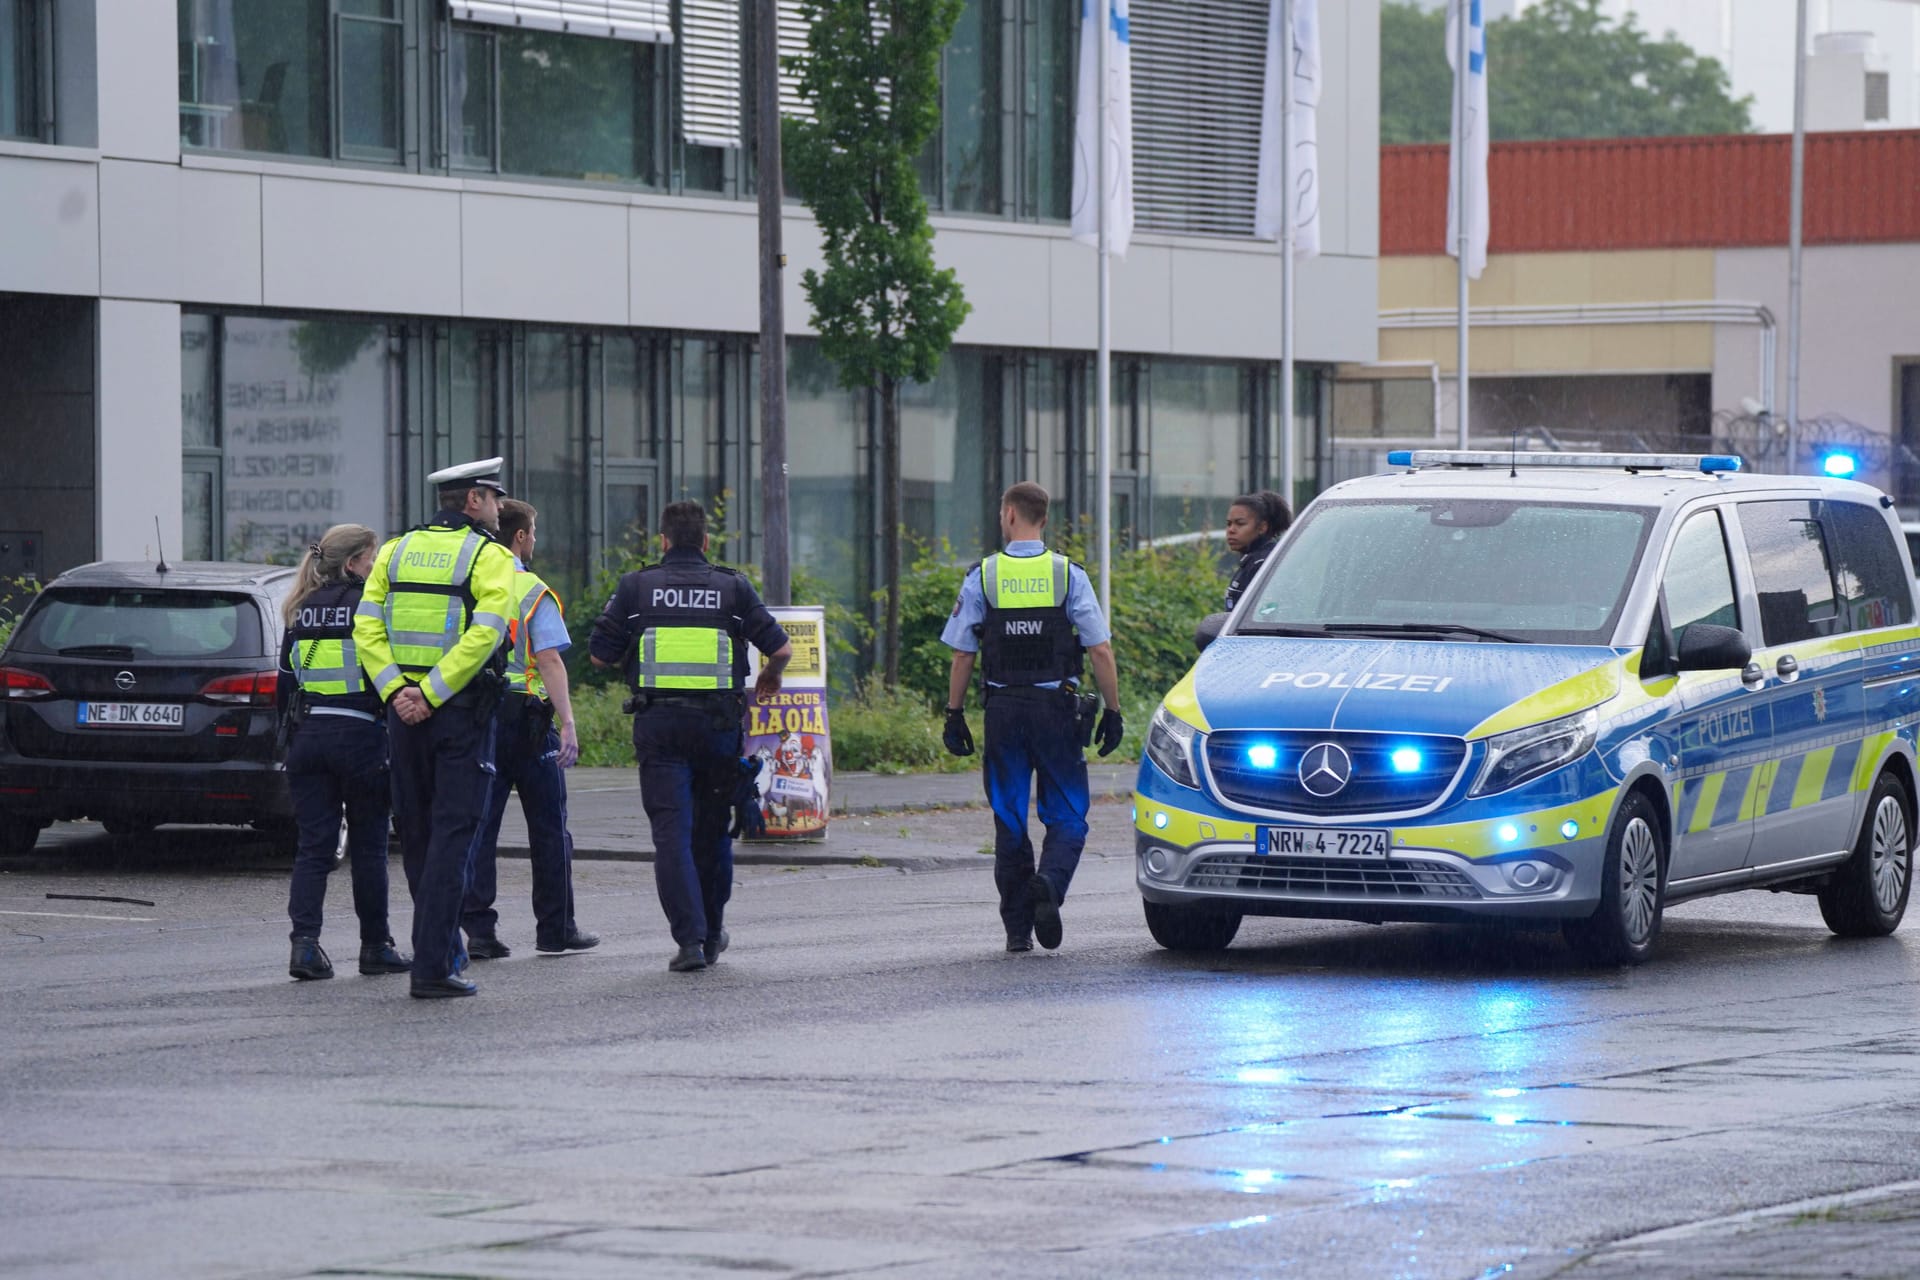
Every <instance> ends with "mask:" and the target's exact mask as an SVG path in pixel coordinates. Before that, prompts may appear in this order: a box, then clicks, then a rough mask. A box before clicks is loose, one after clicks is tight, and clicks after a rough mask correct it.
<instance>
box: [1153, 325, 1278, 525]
mask: <svg viewBox="0 0 1920 1280" xmlns="http://www.w3.org/2000/svg"><path fill="white" fill-rule="evenodd" d="M1245 382H1246V378H1245V375H1244V374H1243V371H1242V369H1241V366H1239V365H1233V364H1202V363H1199V362H1197V361H1190V360H1155V361H1153V362H1151V365H1150V368H1149V370H1148V376H1147V378H1146V379H1145V380H1144V384H1145V386H1146V387H1147V388H1148V390H1149V396H1150V398H1149V401H1148V405H1147V408H1148V413H1149V415H1150V439H1151V442H1152V444H1151V455H1150V459H1149V461H1148V479H1149V482H1150V484H1151V485H1152V508H1151V515H1150V517H1149V518H1150V523H1151V528H1150V530H1147V531H1143V532H1145V533H1146V534H1147V536H1149V537H1154V538H1162V537H1166V536H1167V535H1169V534H1174V533H1183V532H1186V531H1187V530H1192V529H1220V528H1223V527H1225V524H1226V519H1227V508H1228V507H1229V506H1231V505H1232V503H1233V500H1234V498H1235V497H1237V496H1239V494H1240V493H1241V491H1242V485H1243V483H1244V475H1245V471H1246V466H1245V462H1246V456H1247V447H1248V442H1249V438H1250V434H1251V423H1252V415H1251V413H1250V411H1249V409H1248V406H1247V400H1246V391H1245Z"/></svg>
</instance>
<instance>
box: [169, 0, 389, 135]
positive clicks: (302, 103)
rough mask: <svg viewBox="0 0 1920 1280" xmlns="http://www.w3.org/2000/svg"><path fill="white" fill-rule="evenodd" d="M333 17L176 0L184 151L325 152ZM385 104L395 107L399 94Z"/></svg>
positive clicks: (297, 0)
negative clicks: (330, 23) (331, 18)
mask: <svg viewBox="0 0 1920 1280" xmlns="http://www.w3.org/2000/svg"><path fill="white" fill-rule="evenodd" d="M329 10H330V5H329V0H179V15H180V28H179V29H180V37H179V39H180V145H181V146H183V147H192V148H204V149H207V150H213V151H265V152H271V153H273V154H276V155H293V156H328V155H331V154H332V144H331V134H332V130H331V128H330V127H329V116H328V112H329V104H330V102H331V101H332V95H331V94H330V93H329V92H328V82H329V74H330V73H329V70H328V51H329V49H330V48H331V47H332V45H333V41H332V40H331V38H330V32H329V30H328V27H329V20H330V17H331V14H330V11H329ZM363 52H364V50H363ZM349 83H353V84H355V87H356V88H359V87H362V86H361V85H359V84H358V83H357V78H356V80H355V81H349ZM395 92H396V95H397V83H396V86H395ZM389 105H392V106H393V109H394V110H396V111H397V110H398V107H397V96H396V99H395V101H394V102H393V103H390V104H389ZM375 110H376V111H377V110H379V108H377V107H376V108H375Z"/></svg>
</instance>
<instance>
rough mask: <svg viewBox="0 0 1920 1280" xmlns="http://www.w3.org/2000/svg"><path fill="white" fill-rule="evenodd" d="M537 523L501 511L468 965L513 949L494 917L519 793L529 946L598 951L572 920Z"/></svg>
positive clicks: (514, 507) (561, 745)
mask: <svg viewBox="0 0 1920 1280" xmlns="http://www.w3.org/2000/svg"><path fill="white" fill-rule="evenodd" d="M539 515H540V513H539V512H538V511H535V510H534V509H533V507H531V506H529V505H528V504H527V503H524V502H516V501H514V500H513V499H512V498H507V499H504V500H503V501H502V502H501V503H500V541H501V543H502V544H503V545H505V546H506V548H507V550H509V551H511V552H512V553H513V564H514V574H513V597H514V600H515V602H516V603H515V605H514V616H513V617H512V618H511V619H509V620H508V624H507V626H508V630H509V632H510V633H511V635H512V639H513V650H512V656H511V657H509V658H508V659H507V693H506V696H505V697H504V698H502V699H501V701H500V710H499V712H498V713H497V714H496V716H495V725H494V753H493V764H494V788H493V804H492V807H491V808H489V809H488V811H487V820H486V822H485V823H484V824H483V828H482V831H481V836H480V848H479V852H478V853H477V855H476V856H475V858H474V862H473V884H472V886H471V887H470V888H469V889H468V890H467V901H466V908H465V910H464V912H463V913H462V916H463V919H462V924H463V925H464V926H465V928H466V931H467V954H468V955H469V956H470V957H472V958H473V959H475V960H501V959H505V958H506V957H507V956H509V955H511V954H512V949H511V948H510V947H508V945H507V944H506V943H505V942H503V941H501V939H500V935H499V933H498V932H497V931H496V927H497V926H498V924H499V921H500V913H499V912H497V911H495V910H494V906H493V902H494V898H495V897H496V896H497V891H498V885H499V880H498V876H497V871H498V866H497V864H498V853H497V850H496V848H495V846H496V844H497V843H498V841H499V839H500V822H501V819H502V818H504V817H505V816H506V813H507V799H508V795H509V792H511V791H518V792H519V793H520V812H521V813H522V815H524V816H525V818H526V820H527V860H528V862H530V863H531V864H532V868H533V920H534V932H533V944H534V948H535V949H536V950H538V951H542V952H545V953H547V954H549V955H557V954H559V953H560V952H563V951H586V950H589V949H591V948H593V947H596V946H598V945H599V944H600V938H599V935H597V934H592V933H588V932H587V931H586V930H584V929H582V928H580V926H579V925H578V924H576V923H575V922H574V918H573V837H572V836H571V835H570V834H568V832H567V779H566V774H565V773H564V772H562V771H563V770H566V769H571V768H572V767H573V762H574V761H575V760H578V759H579V758H580V737H579V734H578V733H577V732H576V731H575V729H574V723H573V695H572V693H571V691H570V690H569V688H568V685H567V667H566V663H565V662H563V661H562V660H561V657H560V655H561V654H562V653H563V652H565V651H566V649H567V648H568V647H569V645H571V643H572V641H571V640H570V639H569V638H568V636H567V626H566V620H565V616H564V614H563V613H562V612H561V609H560V597H558V596H556V595H555V594H554V593H553V590H552V588H550V587H548V586H547V584H546V583H544V582H542V581H541V580H540V578H539V576H538V575H537V574H535V573H534V572H533V569H532V567H531V566H532V564H533V551H534V547H535V546H536V545H537V543H538V538H539V528H538V523H539Z"/></svg>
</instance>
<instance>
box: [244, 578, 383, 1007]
mask: <svg viewBox="0 0 1920 1280" xmlns="http://www.w3.org/2000/svg"><path fill="white" fill-rule="evenodd" d="M361 590H362V584H361V583H360V582H359V581H357V580H355V581H351V582H339V583H332V584H329V585H326V586H322V587H320V588H318V589H316V590H315V591H313V592H311V593H310V594H308V595H307V597H306V598H305V599H304V600H302V601H301V602H300V608H299V610H298V612H297V613H296V614H295V615H294V619H293V623H292V625H291V626H290V627H288V629H287V634H286V639H285V641H284V642H283V644H282V647H281V652H280V667H281V670H282V671H283V672H284V673H285V675H284V676H283V678H282V679H281V680H279V681H278V682H277V684H276V685H275V691H276V695H275V696H276V700H277V701H278V703H279V712H280V714H281V715H282V716H287V715H290V714H293V713H294V703H295V696H294V695H295V689H296V687H297V688H298V690H299V716H300V718H299V722H298V723H297V724H296V725H295V726H294V728H293V732H292V737H291V739H290V741H289V743H288V747H287V761H286V766H287V788H288V790H289V791H290V792H291V793H292V796H293V812H294V819H295V821H296V822H297V823H298V826H299V837H298V845H297V848H296V852H295V854H294V862H293V883H292V886H291V888H290V890H289V892H288V897H287V916H288V919H289V920H290V921H291V922H292V926H293V932H292V937H293V940H294V944H295V946H294V953H295V954H294V960H293V970H292V972H293V974H294V976H295V977H303V978H308V977H330V976H332V965H331V963H330V962H329V961H328V960H327V957H326V953H325V952H324V951H322V950H320V948H319V937H320V928H321V922H322V907H323V904H324V903H325V901H326V896H327V874H328V873H329V872H331V871H332V870H333V866H334V854H335V851H336V849H337V848H338V847H339V838H340V823H341V818H342V815H343V814H344V815H345V820H346V824H347V864H348V866H349V867H350V868H351V875H352V879H353V910H354V914H355V915H357V916H358V917H359V918H360V970H361V972H362V973H368V974H374V973H392V972H398V971H403V970H404V969H405V967H406V961H405V958H404V957H402V956H400V955H398V954H397V953H395V952H394V951H393V950H392V942H393V938H392V934H391V931H390V930H389V927H388V923H387V821H388V796H387V731H386V725H385V724H384V723H383V722H382V720H381V707H380V698H379V695H377V694H375V693H374V692H373V689H372V688H371V686H370V685H368V683H367V681H366V678H365V675H364V673H363V672H362V671H361V670H360V664H359V659H358V656H357V653H356V650H355V646H354V643H353V615H354V610H355V609H356V608H358V607H359V604H360V594H361ZM303 940H304V941H307V942H310V943H311V944H312V945H311V947H309V948H305V949H303V948H302V946H301V943H302V942H303Z"/></svg>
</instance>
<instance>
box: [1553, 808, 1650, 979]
mask: <svg viewBox="0 0 1920 1280" xmlns="http://www.w3.org/2000/svg"><path fill="white" fill-rule="evenodd" d="M1666 862H1667V858H1666V835H1665V827H1664V825H1663V824H1662V822H1661V820H1660V816H1659V814H1658V812H1656V811H1655V809H1654V807H1653V802H1652V801H1651V800H1649V799H1648V798H1647V795H1646V793H1645V792H1643V791H1634V792H1632V793H1631V794H1629V795H1628V796H1627V798H1626V799H1625V800H1623V801H1621V803H1620V811H1619V812H1618V813H1616V814H1615V815H1614V819H1613V825H1612V826H1611V827H1609V828H1608V829H1607V851H1606V860H1605V862H1604V863H1603V864H1602V866H1601V871H1600V901H1599V902H1598V903H1597V904H1596V905H1595V907H1594V911H1593V914H1592V915H1590V916H1588V917H1587V918H1586V919H1584V920H1567V921H1563V922H1562V923H1561V926H1560V932H1561V933H1562V934H1564V935H1565V936H1566V939H1567V942H1568V944H1569V945H1571V946H1572V947H1573V949H1574V950H1575V951H1576V952H1578V953H1579V955H1580V957H1581V958H1582V959H1584V960H1587V961H1589V962H1591V963H1593V964H1604V965H1621V964H1644V963H1645V962H1646V961H1647V960H1649V959H1651V958H1652V956H1653V947H1654V943H1655V942H1656V941H1658V940H1659V937H1660V918H1661V914H1662V912H1663V910H1664V908H1665V897H1666V885H1665V883H1664V881H1665V877H1666Z"/></svg>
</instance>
